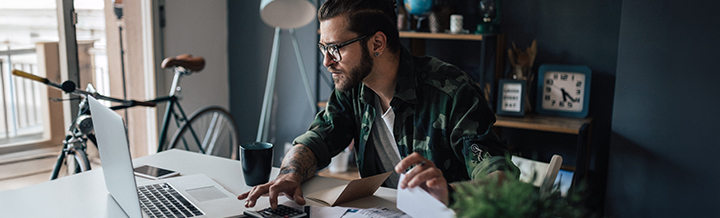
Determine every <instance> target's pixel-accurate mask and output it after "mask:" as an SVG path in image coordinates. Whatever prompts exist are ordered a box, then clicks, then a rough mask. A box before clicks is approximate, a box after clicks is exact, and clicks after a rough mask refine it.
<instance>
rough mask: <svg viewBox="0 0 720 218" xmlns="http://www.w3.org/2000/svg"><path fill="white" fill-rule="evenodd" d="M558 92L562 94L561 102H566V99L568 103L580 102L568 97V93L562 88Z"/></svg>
mask: <svg viewBox="0 0 720 218" xmlns="http://www.w3.org/2000/svg"><path fill="white" fill-rule="evenodd" d="M560 91H561V92H562V94H563V101H567V100H566V98H570V101H572V102H578V101H580V100H579V99H574V98H572V96H570V93H568V92H566V91H565V89H564V88H560Z"/></svg>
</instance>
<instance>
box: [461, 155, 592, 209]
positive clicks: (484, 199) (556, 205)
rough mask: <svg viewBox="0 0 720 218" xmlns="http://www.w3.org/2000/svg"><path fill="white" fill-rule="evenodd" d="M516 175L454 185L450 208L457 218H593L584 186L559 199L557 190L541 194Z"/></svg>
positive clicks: (553, 189) (541, 191)
mask: <svg viewBox="0 0 720 218" xmlns="http://www.w3.org/2000/svg"><path fill="white" fill-rule="evenodd" d="M508 161H509V158H508ZM518 173H519V172H517V171H510V172H506V174H508V176H507V177H505V178H504V179H503V180H502V181H500V182H498V179H497V178H496V177H488V178H485V179H481V180H480V181H473V182H468V183H460V184H457V185H455V193H454V199H455V202H454V203H452V204H451V205H450V208H452V209H453V210H454V211H455V213H456V215H457V217H458V218H460V217H473V218H475V217H506V218H510V217H523V218H524V217H595V216H596V215H595V214H593V213H591V211H590V210H588V209H587V208H586V207H585V206H584V204H583V200H584V194H583V193H584V190H585V185H584V184H582V183H581V184H580V185H578V186H577V187H573V188H571V189H570V190H569V191H568V193H567V195H566V196H562V195H561V193H560V189H559V186H557V185H556V186H554V187H553V188H552V189H551V190H540V189H539V188H537V187H535V186H533V185H532V184H530V183H526V182H523V181H520V180H519V179H518V176H516V175H519V174H518Z"/></svg>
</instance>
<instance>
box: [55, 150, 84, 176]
mask: <svg viewBox="0 0 720 218" xmlns="http://www.w3.org/2000/svg"><path fill="white" fill-rule="evenodd" d="M89 170H90V160H89V159H88V157H87V154H86V153H85V151H83V150H74V149H72V150H70V151H67V152H65V151H63V152H62V153H61V154H60V156H58V160H57V162H56V163H55V167H53V170H52V173H51V174H50V180H55V179H57V178H60V177H65V176H70V175H74V174H78V173H82V172H85V171H89Z"/></svg>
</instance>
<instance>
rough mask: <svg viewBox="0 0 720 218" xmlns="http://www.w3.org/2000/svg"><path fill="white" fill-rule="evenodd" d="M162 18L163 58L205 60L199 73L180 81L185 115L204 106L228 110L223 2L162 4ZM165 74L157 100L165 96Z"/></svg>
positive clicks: (169, 76)
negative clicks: (163, 14) (163, 6)
mask: <svg viewBox="0 0 720 218" xmlns="http://www.w3.org/2000/svg"><path fill="white" fill-rule="evenodd" d="M165 16H166V19H165V20H166V26H165V28H164V30H163V34H164V37H163V41H164V42H163V45H164V49H163V50H164V56H165V57H170V56H176V55H179V54H184V53H189V54H192V55H193V56H203V57H204V58H205V68H204V69H203V70H202V71H200V73H197V74H193V75H191V76H189V77H185V78H183V80H182V81H181V84H180V85H181V87H182V90H183V91H182V97H183V98H182V101H181V104H182V106H183V109H184V110H185V112H186V113H188V115H189V113H192V112H193V111H195V110H197V109H199V108H201V107H204V106H208V105H219V106H222V107H224V108H226V109H229V88H228V57H227V50H228V49H227V36H228V34H227V32H228V31H227V28H228V26H227V1H225V0H212V1H192V0H172V1H165ZM165 73H166V74H165V75H166V76H165V78H164V80H165V86H164V87H162V85H160V87H159V88H162V89H161V90H164V91H161V93H158V95H159V96H160V95H166V94H167V92H168V91H169V90H168V89H169V88H170V85H169V84H170V83H171V82H172V72H171V71H170V70H166V72H165ZM163 113H164V112H163Z"/></svg>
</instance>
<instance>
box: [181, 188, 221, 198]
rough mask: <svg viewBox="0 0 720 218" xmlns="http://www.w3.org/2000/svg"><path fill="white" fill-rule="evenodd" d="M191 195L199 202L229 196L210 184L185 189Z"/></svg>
mask: <svg viewBox="0 0 720 218" xmlns="http://www.w3.org/2000/svg"><path fill="white" fill-rule="evenodd" d="M185 191H186V192H187V193H188V194H190V196H192V197H193V198H195V200H197V201H199V202H203V201H210V200H215V199H220V198H225V197H227V196H226V195H225V194H223V193H222V192H221V191H220V190H218V189H217V188H215V186H208V187H202V188H195V189H188V190H185Z"/></svg>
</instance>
